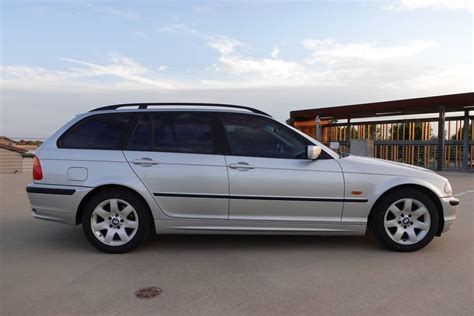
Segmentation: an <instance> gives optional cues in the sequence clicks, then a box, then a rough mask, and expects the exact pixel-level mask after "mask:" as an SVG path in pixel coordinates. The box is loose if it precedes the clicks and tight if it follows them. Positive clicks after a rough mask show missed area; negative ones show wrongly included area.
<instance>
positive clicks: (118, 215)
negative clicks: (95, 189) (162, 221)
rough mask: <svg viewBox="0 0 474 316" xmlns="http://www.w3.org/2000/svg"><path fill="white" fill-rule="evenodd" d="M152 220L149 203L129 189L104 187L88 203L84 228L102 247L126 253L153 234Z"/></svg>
mask: <svg viewBox="0 0 474 316" xmlns="http://www.w3.org/2000/svg"><path fill="white" fill-rule="evenodd" d="M152 223H153V220H152V217H151V215H150V211H149V208H148V205H147V204H146V202H145V201H143V200H142V199H141V198H140V197H138V196H137V194H135V193H134V192H131V191H129V190H127V189H122V188H116V189H104V190H102V191H100V192H99V193H97V194H96V195H95V196H93V197H92V198H91V199H90V200H89V201H88V202H87V204H86V206H85V209H84V213H83V215H82V229H83V231H84V234H85V235H86V238H87V240H88V241H89V242H90V243H91V244H92V246H94V247H95V248H97V249H98V250H100V251H103V252H106V253H125V252H129V251H131V250H133V249H135V248H136V247H138V246H139V245H140V244H141V243H142V242H143V241H144V240H145V239H147V237H148V235H149V234H150V231H151V227H152V225H151V224H152Z"/></svg>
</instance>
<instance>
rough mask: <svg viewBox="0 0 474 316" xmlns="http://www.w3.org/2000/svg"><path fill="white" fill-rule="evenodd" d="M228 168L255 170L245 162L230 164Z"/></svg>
mask: <svg viewBox="0 0 474 316" xmlns="http://www.w3.org/2000/svg"><path fill="white" fill-rule="evenodd" d="M229 168H232V169H246V170H248V169H255V167H254V166H251V165H249V164H248V163H246V162H237V163H230V164H229Z"/></svg>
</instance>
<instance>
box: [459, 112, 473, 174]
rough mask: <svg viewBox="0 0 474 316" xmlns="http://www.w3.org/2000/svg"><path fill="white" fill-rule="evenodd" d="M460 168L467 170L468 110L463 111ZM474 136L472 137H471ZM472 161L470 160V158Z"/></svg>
mask: <svg viewBox="0 0 474 316" xmlns="http://www.w3.org/2000/svg"><path fill="white" fill-rule="evenodd" d="M462 129H463V132H462V168H463V169H464V170H467V168H468V161H467V158H468V151H469V145H468V144H469V143H468V139H469V110H465V111H464V126H463V127H462ZM473 136H474V135H473ZM471 159H472V158H471Z"/></svg>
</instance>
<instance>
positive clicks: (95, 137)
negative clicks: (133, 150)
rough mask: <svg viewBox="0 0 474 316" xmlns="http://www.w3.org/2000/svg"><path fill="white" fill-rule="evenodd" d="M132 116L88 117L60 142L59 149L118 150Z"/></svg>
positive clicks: (60, 139) (106, 115)
mask: <svg viewBox="0 0 474 316" xmlns="http://www.w3.org/2000/svg"><path fill="white" fill-rule="evenodd" d="M131 118H132V114H129V113H121V114H104V115H94V116H91V117H87V118H85V119H83V120H82V121H80V122H79V123H77V124H76V125H74V126H73V127H72V128H70V129H69V130H68V131H67V132H66V133H64V134H63V135H62V136H61V137H60V138H59V140H58V147H59V148H77V149H118V148H119V145H120V143H121V141H122V137H124V134H125V132H126V131H127V127H128V125H129V122H130V119H131Z"/></svg>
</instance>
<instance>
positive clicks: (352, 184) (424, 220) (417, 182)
mask: <svg viewBox="0 0 474 316" xmlns="http://www.w3.org/2000/svg"><path fill="white" fill-rule="evenodd" d="M26 191H27V193H28V197H29V200H30V203H31V207H32V211H33V217H35V218H39V219H44V220H51V221H56V222H61V223H66V224H71V225H78V224H82V227H83V230H84V234H85V236H86V238H87V239H88V240H89V242H90V243H91V244H92V245H93V246H94V247H96V248H97V249H99V250H101V251H104V252H108V253H123V252H127V251H130V250H132V249H134V248H135V247H137V246H138V245H139V244H141V243H142V242H143V241H144V240H145V239H146V238H147V236H149V235H150V234H151V233H152V232H155V233H157V234H183V233H190V234H305V235H364V234H366V232H370V233H372V234H373V235H374V236H375V238H376V239H377V240H378V241H379V242H380V243H381V244H382V245H383V246H384V247H386V248H388V249H391V250H396V251H414V250H418V249H420V248H423V247H424V246H426V245H427V244H428V243H429V242H430V241H431V240H432V239H433V237H434V236H440V235H441V234H442V233H444V232H446V231H447V230H449V229H450V228H451V227H452V226H453V223H454V220H455V218H456V215H455V214H456V208H457V205H458V204H459V201H458V200H457V199H456V198H454V197H453V196H452V191H451V186H450V184H449V182H448V181H447V179H446V178H444V177H441V176H439V175H437V174H436V173H434V172H432V171H429V170H427V169H423V168H418V167H413V166H410V165H406V164H400V163H394V162H389V161H385V160H379V159H370V158H363V157H357V156H350V155H338V154H337V153H335V152H333V151H332V150H331V149H329V148H327V147H325V146H324V145H323V144H321V143H319V142H317V141H316V140H314V139H312V138H310V137H308V136H307V135H305V134H303V133H301V132H300V131H298V130H296V129H294V128H292V127H290V126H287V125H285V124H282V123H279V122H278V121H276V120H274V119H272V118H271V117H270V116H269V115H268V114H266V113H264V112H261V111H259V110H256V109H253V108H249V107H244V106H237V105H224V104H206V103H199V104H196V103H144V104H142V103H141V104H121V105H112V106H106V107H102V108H98V109H95V110H93V111H91V112H88V113H85V114H81V115H78V116H77V117H76V118H74V119H73V120H71V121H70V122H69V123H67V124H66V125H65V126H63V127H62V128H61V129H59V130H58V131H57V132H56V133H55V134H53V135H52V136H51V137H50V138H49V139H48V140H47V141H46V142H45V143H44V144H43V145H42V146H41V147H40V148H38V150H37V151H36V157H35V160H34V168H33V183H31V184H29V185H28V186H27V188H26Z"/></svg>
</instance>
